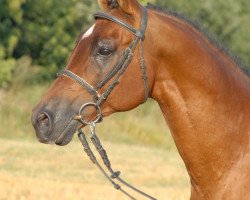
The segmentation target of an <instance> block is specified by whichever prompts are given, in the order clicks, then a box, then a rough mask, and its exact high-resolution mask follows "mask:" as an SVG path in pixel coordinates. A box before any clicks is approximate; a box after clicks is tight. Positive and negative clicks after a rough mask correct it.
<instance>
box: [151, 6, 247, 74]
mask: <svg viewBox="0 0 250 200" xmlns="http://www.w3.org/2000/svg"><path fill="white" fill-rule="evenodd" d="M146 7H147V8H148V9H151V10H155V11H158V12H160V13H163V14H166V15H171V16H174V17H176V18H177V19H180V20H181V21H184V22H185V23H187V24H189V25H191V26H192V27H194V28H195V29H196V30H197V31H199V32H200V33H202V34H203V35H204V36H205V37H206V38H207V39H208V40H209V42H210V43H211V44H213V45H214V46H215V47H216V48H218V49H219V50H221V51H223V52H224V53H225V54H226V55H228V56H229V57H230V58H231V59H232V60H233V61H234V63H235V64H236V65H238V66H239V68H240V69H241V70H242V71H243V73H244V74H246V75H247V76H250V69H249V68H247V67H246V65H245V64H243V62H242V61H241V60H240V59H239V57H238V56H237V55H235V54H232V53H231V52H230V49H229V48H228V47H225V46H224V45H222V43H221V41H220V40H219V39H218V37H216V36H214V35H212V34H211V33H209V32H208V31H207V29H205V28H204V27H203V26H202V25H201V23H200V22H199V21H197V20H191V19H190V18H189V17H187V16H186V15H184V14H182V13H179V12H177V11H176V10H174V9H170V8H165V7H161V6H157V5H154V4H151V3H148V4H147V6H146Z"/></svg>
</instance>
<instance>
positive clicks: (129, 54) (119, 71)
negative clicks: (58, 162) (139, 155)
mask: <svg viewBox="0 0 250 200" xmlns="http://www.w3.org/2000/svg"><path fill="white" fill-rule="evenodd" d="M147 16H148V15H147V9H146V8H145V7H142V19H141V27H140V29H139V30H137V29H135V28H133V27H132V26H130V25H129V24H127V23H126V22H124V21H122V20H120V19H118V18H116V17H114V16H111V15H108V14H106V13H101V12H97V13H95V14H94V17H95V19H107V20H109V21H112V22H114V23H116V24H118V25H120V26H122V27H124V28H125V29H127V30H128V31H130V32H131V33H133V34H134V36H135V37H134V39H133V41H132V42H131V43H130V45H129V46H128V47H127V48H126V49H125V51H124V52H123V56H122V57H121V59H120V61H119V62H118V63H117V64H116V65H115V67H114V68H113V69H111V71H110V72H109V73H108V74H107V76H106V77H105V78H104V79H103V80H102V81H100V82H99V83H98V84H97V85H96V86H95V87H94V86H92V85H91V84H90V83H88V82H87V81H86V80H84V79H82V78H81V77H79V76H78V75H76V74H74V73H73V72H71V71H69V70H62V71H61V72H59V73H58V74H57V75H58V77H60V76H66V77H68V78H70V79H72V80H73V81H75V82H76V83H78V84H79V85H81V86H82V87H83V88H84V89H85V90H86V91H87V92H88V93H89V94H91V95H92V97H93V102H88V103H85V104H84V105H83V106H82V107H81V108H80V110H79V113H78V115H76V116H75V117H73V119H75V120H78V121H80V122H81V123H83V124H84V125H90V130H91V136H90V139H91V142H92V143H93V144H94V146H95V148H96V150H97V151H98V153H99V154H100V156H101V158H102V160H103V163H104V165H105V166H106V168H107V170H108V171H109V172H110V173H111V176H109V175H108V174H107V172H106V171H105V170H104V169H103V167H102V166H101V165H100V164H99V162H98V160H97V159H96V157H95V155H94V153H93V151H92V150H91V148H90V146H89V144H88V141H87V140H86V136H85V134H84V132H83V131H82V129H79V130H78V138H79V140H80V141H81V143H82V145H83V147H84V151H85V152H86V153H87V155H88V156H89V157H90V159H91V161H92V162H93V163H94V164H95V165H96V166H97V167H98V168H99V169H100V171H101V172H102V173H103V174H104V176H105V177H106V178H107V179H108V180H109V181H110V182H111V184H113V186H114V188H115V189H117V190H120V191H121V192H122V193H123V194H125V195H127V196H128V197H129V198H130V199H132V200H135V198H134V197H133V196H131V195H130V194H129V193H127V192H126V191H125V190H124V189H123V188H121V186H120V185H118V184H117V183H116V182H115V181H114V179H116V180H117V181H119V182H120V183H121V184H123V185H124V186H126V187H128V188H130V189H132V190H134V191H135V192H137V193H139V194H141V195H143V196H144V197H146V198H148V199H151V200H156V199H155V198H154V197H152V196H150V195H148V194H146V193H144V192H142V191H141V190H139V189H137V188H135V187H134V186H132V185H130V184H128V183H127V182H125V181H124V180H123V179H122V178H120V172H119V171H114V170H113V169H112V167H111V163H110V161H109V158H108V156H107V153H106V151H105V149H104V148H103V146H102V144H101V142H100V140H99V138H98V137H97V135H96V132H95V126H96V123H97V122H100V121H101V120H102V111H101V108H100V106H101V105H102V103H103V102H104V101H105V100H106V99H107V98H108V96H109V95H110V93H111V92H112V90H113V89H114V88H115V87H116V86H117V85H118V84H119V79H120V77H121V76H122V75H123V73H124V72H125V70H126V69H127V67H128V66H129V64H130V63H131V61H132V58H133V54H134V52H135V48H136V46H137V44H139V51H140V64H141V71H142V79H143V81H144V87H145V97H144V102H145V101H147V98H148V80H147V74H146V65H145V60H144V57H143V48H142V41H143V40H144V38H145V31H146V28H147ZM112 78H113V80H112V82H111V83H110V85H109V86H108V87H107V89H106V90H105V92H104V93H103V94H101V95H100V94H99V93H98V90H99V89H101V88H102V87H103V86H104V85H106V84H107V83H108V82H109V81H110V80H111V79H112ZM90 106H91V107H94V108H95V109H96V112H97V116H96V118H95V119H94V120H92V121H85V120H84V119H83V117H82V113H83V111H84V110H85V109H86V108H87V107H90Z"/></svg>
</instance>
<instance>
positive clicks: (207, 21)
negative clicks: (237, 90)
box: [156, 0, 250, 67]
mask: <svg viewBox="0 0 250 200" xmlns="http://www.w3.org/2000/svg"><path fill="white" fill-rule="evenodd" d="M156 3H157V4H158V5H161V6H163V7H166V8H169V9H174V10H176V11H177V12H180V13H183V14H185V15H187V16H189V17H190V18H191V19H193V20H196V21H199V22H200V23H201V24H202V26H203V27H205V29H207V30H208V32H210V33H211V34H213V35H215V36H216V37H218V38H219V39H220V40H221V42H222V44H223V45H224V46H226V47H228V48H229V49H230V51H232V52H233V53H234V54H236V55H238V56H239V57H240V59H242V60H243V61H244V62H245V63H246V64H247V65H248V66H249V67H250V57H249V52H250V43H249V41H250V34H249V32H250V22H249V19H250V1H248V0H238V1H234V0H228V1H225V0H203V1H201V0H190V1H188V2H187V1H184V0H178V1H175V0H156Z"/></svg>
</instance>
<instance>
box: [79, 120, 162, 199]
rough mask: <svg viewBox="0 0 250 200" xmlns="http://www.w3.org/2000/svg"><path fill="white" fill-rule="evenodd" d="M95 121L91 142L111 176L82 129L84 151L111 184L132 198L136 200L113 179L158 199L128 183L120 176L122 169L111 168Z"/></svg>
mask: <svg viewBox="0 0 250 200" xmlns="http://www.w3.org/2000/svg"><path fill="white" fill-rule="evenodd" d="M95 126H96V125H95V123H92V124H91V125H90V132H91V136H90V139H91V142H92V143H93V145H94V146H95V148H96V150H97V151H98V153H99V154H100V156H101V158H102V160H103V163H104V165H105V166H106V168H107V169H108V171H109V172H110V173H111V176H109V175H108V174H107V173H106V171H105V170H104V169H103V168H102V166H101V165H100V163H99V162H98V160H97V159H96V157H95V155H94V153H93V151H92V150H91V148H90V146H89V144H88V142H87V140H86V136H85V134H84V132H83V131H82V129H80V130H78V138H79V140H80V141H81V143H82V145H83V147H84V151H85V152H86V154H87V155H88V156H89V158H90V160H91V161H92V162H93V164H95V165H96V166H97V167H98V168H99V170H100V171H101V172H102V173H103V175H104V176H105V177H106V178H107V179H108V180H109V181H110V182H111V184H113V186H114V188H115V189H117V190H120V191H121V192H122V193H123V194H125V195H126V196H128V197H129V198H130V199H132V200H136V199H135V198H134V197H133V196H131V195H130V194H129V193H127V192H126V191H125V190H123V189H122V188H121V186H120V185H118V184H117V183H116V182H115V181H114V180H113V179H116V180H117V181H119V182H120V183H122V184H123V185H125V186H126V187H128V188H130V189H131V190H134V191H136V192H138V193H139V194H141V195H142V196H144V197H146V198H148V199H151V200H157V199H155V198H154V197H152V196H150V195H148V194H146V193H144V192H142V191H141V190H139V189H137V188H135V187H134V186H132V185H130V184H128V183H127V182H126V181H124V180H123V179H122V178H120V174H121V172H120V171H114V170H113V169H112V168H111V163H110V161H109V158H108V156H107V153H106V150H105V149H104V148H103V146H102V144H101V142H100V140H99V138H98V137H97V135H96V132H95Z"/></svg>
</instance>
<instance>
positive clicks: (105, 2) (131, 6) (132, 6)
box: [98, 0, 141, 15]
mask: <svg viewBox="0 0 250 200" xmlns="http://www.w3.org/2000/svg"><path fill="white" fill-rule="evenodd" d="M98 4H99V6H100V8H101V9H102V10H104V11H107V10H112V9H116V8H120V9H121V10H122V11H124V12H125V13H127V14H130V15H133V14H136V13H137V12H138V11H140V10H141V5H140V3H139V2H138V1H137V0H98Z"/></svg>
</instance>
